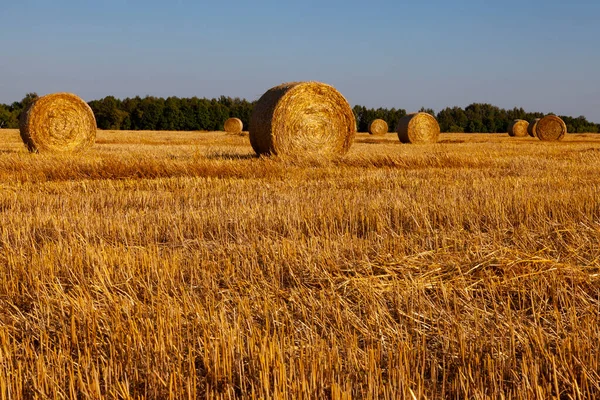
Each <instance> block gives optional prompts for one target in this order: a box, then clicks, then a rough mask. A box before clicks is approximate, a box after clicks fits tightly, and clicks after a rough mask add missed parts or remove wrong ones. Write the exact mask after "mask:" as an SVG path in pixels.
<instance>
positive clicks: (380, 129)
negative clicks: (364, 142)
mask: <svg viewBox="0 0 600 400" xmlns="http://www.w3.org/2000/svg"><path fill="white" fill-rule="evenodd" d="M369 133H370V134H371V135H385V134H386V133H388V124H387V122H385V121H384V120H382V119H374V120H373V121H371V122H369Z"/></svg>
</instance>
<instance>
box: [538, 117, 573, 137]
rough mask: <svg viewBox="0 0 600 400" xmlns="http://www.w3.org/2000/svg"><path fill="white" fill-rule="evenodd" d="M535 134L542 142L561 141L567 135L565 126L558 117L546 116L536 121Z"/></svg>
mask: <svg viewBox="0 0 600 400" xmlns="http://www.w3.org/2000/svg"><path fill="white" fill-rule="evenodd" d="M535 132H536V134H537V137H538V139H540V140H543V141H556V140H562V138H564V137H565V135H566V134H567V125H566V124H565V122H564V121H563V120H562V119H561V118H560V117H557V116H556V115H547V116H545V117H544V118H542V119H540V120H539V121H538V123H537V126H536V127H535Z"/></svg>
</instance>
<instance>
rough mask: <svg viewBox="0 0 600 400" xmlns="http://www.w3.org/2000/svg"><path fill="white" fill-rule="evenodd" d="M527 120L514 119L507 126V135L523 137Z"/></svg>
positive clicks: (527, 125) (527, 123)
mask: <svg viewBox="0 0 600 400" xmlns="http://www.w3.org/2000/svg"><path fill="white" fill-rule="evenodd" d="M528 127H529V122H527V121H525V120H523V119H515V120H514V121H513V122H512V123H511V124H510V125H509V127H508V135H509V136H514V137H525V136H527V128H528Z"/></svg>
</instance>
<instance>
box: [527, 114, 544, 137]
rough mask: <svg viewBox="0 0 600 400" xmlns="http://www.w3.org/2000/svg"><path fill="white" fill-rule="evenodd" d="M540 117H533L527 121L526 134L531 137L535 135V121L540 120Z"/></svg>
mask: <svg viewBox="0 0 600 400" xmlns="http://www.w3.org/2000/svg"><path fill="white" fill-rule="evenodd" d="M540 119H541V118H534V119H532V120H531V121H530V122H529V126H527V134H528V135H529V136H531V137H537V133H536V132H535V129H536V127H537V123H538V122H540Z"/></svg>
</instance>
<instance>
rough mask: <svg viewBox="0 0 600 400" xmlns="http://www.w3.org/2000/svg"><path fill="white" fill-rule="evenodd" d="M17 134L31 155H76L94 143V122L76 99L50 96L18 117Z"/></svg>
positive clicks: (39, 99)
mask: <svg viewBox="0 0 600 400" xmlns="http://www.w3.org/2000/svg"><path fill="white" fill-rule="evenodd" d="M19 131H20V133H21V139H23V143H25V146H27V148H28V149H29V151H31V152H35V153H38V152H40V153H41V152H55V153H59V152H62V153H66V152H76V151H81V150H84V149H86V148H88V147H90V146H91V145H93V144H94V142H95V141H96V118H95V117H94V112H93V111H92V109H91V108H90V106H88V104H87V103H86V102H85V101H83V100H82V99H81V98H79V97H78V96H76V95H74V94H72V93H54V94H49V95H46V96H43V97H40V98H38V99H36V100H35V101H33V103H31V105H30V106H29V107H28V108H27V110H25V111H24V112H23V113H22V114H21V120H20V124H19Z"/></svg>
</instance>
